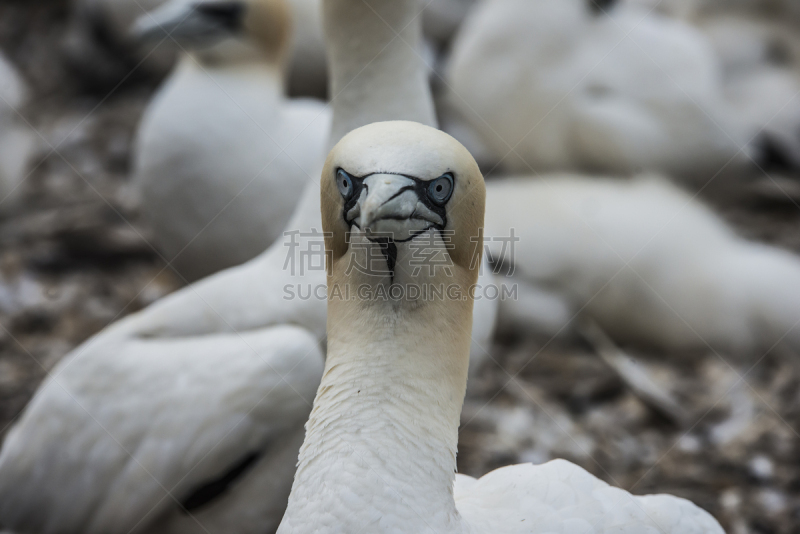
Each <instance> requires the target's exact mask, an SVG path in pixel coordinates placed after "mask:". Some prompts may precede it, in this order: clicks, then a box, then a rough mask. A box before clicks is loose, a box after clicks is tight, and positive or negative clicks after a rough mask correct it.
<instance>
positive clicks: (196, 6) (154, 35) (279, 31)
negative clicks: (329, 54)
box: [131, 0, 292, 59]
mask: <svg viewBox="0 0 800 534" xmlns="http://www.w3.org/2000/svg"><path fill="white" fill-rule="evenodd" d="M291 24H292V21H291V12H290V9H289V6H288V5H287V3H286V0H170V1H168V2H167V3H165V4H164V5H162V6H160V7H159V8H157V9H155V10H153V11H151V12H149V13H145V14H144V15H142V16H140V17H139V18H138V19H137V20H136V22H135V23H134V24H133V26H132V28H131V34H132V36H133V37H134V38H135V39H138V40H143V41H148V40H150V41H152V40H162V39H163V40H166V41H168V42H173V41H174V42H175V43H177V45H178V46H179V47H181V48H184V49H188V50H200V51H202V50H205V49H210V48H212V47H215V46H217V45H220V44H222V43H225V42H228V41H245V42H247V43H248V44H251V45H254V46H255V47H256V48H258V49H259V50H260V51H261V52H262V53H265V54H266V56H267V57H269V58H273V59H277V58H281V57H283V56H284V53H285V52H286V49H287V47H288V44H289V35H290V33H291Z"/></svg>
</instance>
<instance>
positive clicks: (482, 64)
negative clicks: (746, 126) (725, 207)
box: [447, 0, 749, 179]
mask: <svg viewBox="0 0 800 534" xmlns="http://www.w3.org/2000/svg"><path fill="white" fill-rule="evenodd" d="M720 75H721V73H720V69H719V65H718V63H717V61H716V58H715V56H714V54H713V51H712V49H711V46H710V45H709V44H708V42H707V41H706V40H705V39H704V38H703V36H702V35H701V34H700V33H699V32H697V31H696V30H694V29H692V28H691V27H690V26H689V25H687V24H685V23H682V22H679V21H674V20H670V19H667V18H665V17H660V16H656V15H654V14H651V13H648V12H647V11H644V10H640V9H636V8H633V7H626V6H614V7H612V8H610V10H609V11H608V12H600V13H592V12H591V10H590V9H589V3H588V2H584V1H582V0H567V1H561V0H534V1H525V0H490V1H485V2H482V3H480V4H479V5H477V6H476V8H474V9H473V11H472V12H471V13H470V15H469V16H468V17H467V19H466V20H465V22H464V24H463V26H462V27H461V29H460V31H459V33H458V35H457V37H456V41H455V43H454V45H453V53H452V57H451V60H450V63H449V65H448V67H447V80H448V84H449V86H450V94H449V96H448V102H449V103H450V104H451V105H452V106H453V107H454V108H456V109H457V110H460V112H461V113H462V114H463V117H464V119H465V120H466V121H467V122H468V123H470V124H471V125H472V127H473V128H474V129H475V130H476V131H477V132H478V133H479V134H480V137H481V139H482V140H483V142H484V143H486V144H487V145H488V146H489V147H490V149H491V150H492V151H493V154H494V156H495V158H496V160H497V161H500V162H501V164H502V165H503V168H504V169H506V170H508V171H510V172H530V171H531V170H532V169H533V170H535V171H537V172H538V171H547V170H559V171H560V170H584V171H591V172H606V173H613V174H623V175H624V174H630V173H633V172H636V171H641V170H643V169H644V170H660V171H663V172H667V173H670V174H672V175H678V176H689V177H697V176H703V177H705V178H706V179H707V178H708V176H709V173H710V174H714V173H716V172H717V171H719V170H720V168H721V167H723V166H725V165H726V164H729V163H730V164H734V163H737V162H738V163H739V164H744V163H745V160H744V156H743V155H742V154H740V153H739V151H740V148H742V147H745V145H746V143H747V141H748V140H749V139H747V136H746V132H744V131H743V130H742V129H741V128H739V127H738V124H737V123H735V122H731V121H730V120H729V119H728V115H727V104H726V102H725V99H724V95H723V93H722V86H721V79H720ZM500 80H502V83H498V81H500Z"/></svg>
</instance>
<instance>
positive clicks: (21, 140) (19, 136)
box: [0, 54, 36, 211]
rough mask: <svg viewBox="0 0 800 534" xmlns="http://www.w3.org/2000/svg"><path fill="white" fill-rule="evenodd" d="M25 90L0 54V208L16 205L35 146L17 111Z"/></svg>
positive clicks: (29, 130)
mask: <svg viewBox="0 0 800 534" xmlns="http://www.w3.org/2000/svg"><path fill="white" fill-rule="evenodd" d="M28 93H29V90H28V87H27V85H26V83H25V81H24V80H23V79H22V76H21V75H20V74H19V73H18V72H17V69H16V68H15V67H14V66H13V65H12V64H11V62H10V61H8V59H6V57H5V56H3V55H2V54H0V211H8V210H10V209H13V208H14V206H15V205H16V200H17V199H18V198H19V195H20V193H21V192H22V191H21V188H20V186H21V185H22V180H23V179H24V177H25V172H26V171H27V170H28V164H29V163H30V158H31V154H32V152H33V150H34V148H35V146H36V136H35V134H34V132H33V130H32V129H31V127H30V126H28V125H27V124H26V123H25V121H24V120H22V119H21V115H20V112H21V111H23V109H24V106H25V105H26V104H27V102H28Z"/></svg>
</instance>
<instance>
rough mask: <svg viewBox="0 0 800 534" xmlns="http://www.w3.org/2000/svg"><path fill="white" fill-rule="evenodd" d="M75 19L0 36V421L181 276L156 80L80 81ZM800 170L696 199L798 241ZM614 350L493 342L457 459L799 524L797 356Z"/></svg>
mask: <svg viewBox="0 0 800 534" xmlns="http://www.w3.org/2000/svg"><path fill="white" fill-rule="evenodd" d="M67 19H68V11H67V3H66V1H65V0H47V1H45V0H41V1H38V2H29V1H26V0H16V1H9V0H6V1H4V2H2V3H0V48H2V49H3V50H4V51H6V53H7V54H8V56H9V57H10V58H11V59H12V61H14V62H15V63H16V64H17V65H18V66H19V67H20V69H21V70H22V72H23V73H24V75H25V76H26V77H27V78H28V79H29V81H30V83H31V85H32V88H33V90H34V94H35V97H34V100H33V102H32V104H31V105H30V106H29V107H28V109H25V110H23V112H24V114H25V116H26V118H27V120H29V121H30V123H31V124H32V126H33V127H34V128H35V129H36V130H37V131H38V132H39V134H40V140H39V149H38V152H37V156H36V158H35V161H34V163H33V168H32V170H31V173H30V176H29V177H28V179H27V180H26V182H25V184H24V189H23V201H22V205H21V206H20V208H19V209H18V210H16V211H14V212H13V213H9V214H6V215H4V216H3V218H2V219H0V429H2V431H3V432H5V430H6V429H7V428H8V426H9V425H10V424H11V423H12V422H13V420H14V418H15V417H16V416H17V415H18V414H19V413H20V411H21V410H22V409H23V408H24V406H25V403H26V402H27V401H28V400H29V399H30V397H31V395H32V394H33V392H34V391H35V389H36V387H37V386H38V384H39V383H40V382H41V381H42V380H43V379H44V378H45V377H46V376H47V373H48V371H49V370H50V369H51V368H52V367H53V365H55V364H56V363H57V362H58V360H59V359H60V358H61V357H62V356H63V355H65V354H66V353H67V352H68V351H69V350H70V349H72V348H73V347H75V346H76V345H78V344H79V343H80V342H82V341H83V340H85V339H86V338H87V337H89V336H90V335H92V334H93V333H94V332H96V331H98V330H100V329H101V328H103V327H104V326H106V325H107V324H109V323H111V322H113V321H114V320H116V319H118V318H120V317H122V316H124V315H125V314H128V313H131V312H133V311H135V310H137V309H140V308H142V307H144V306H146V305H147V304H149V303H150V302H152V301H153V300H155V299H157V298H159V297H160V296H162V295H164V294H166V293H168V292H170V291H172V290H174V289H176V288H178V287H179V286H180V285H181V284H180V282H179V280H178V279H177V277H176V276H174V275H173V274H172V272H171V271H170V269H169V268H168V267H167V266H166V264H165V263H164V262H163V261H162V260H161V258H160V257H159V256H158V254H157V253H156V252H155V251H154V250H153V249H152V247H150V246H149V245H148V240H147V233H146V229H144V228H143V227H142V225H141V224H139V221H138V218H137V206H136V199H135V198H134V196H133V195H131V193H130V190H129V184H128V174H129V173H128V171H129V164H130V150H131V141H132V137H133V132H134V130H135V126H136V124H137V121H138V118H139V116H140V114H141V112H142V110H143V108H144V106H145V105H146V103H147V100H148V98H149V97H150V95H151V94H152V91H153V90H154V88H155V87H156V86H157V83H158V80H156V79H153V78H148V77H147V76H139V75H133V76H131V77H130V78H129V79H127V80H126V81H125V82H123V83H122V84H120V85H116V86H114V85H112V86H111V87H97V86H93V87H87V86H86V84H84V83H82V80H83V79H82V78H81V77H80V76H77V75H76V73H75V71H74V69H71V68H70V67H69V66H68V63H67V62H66V61H65V59H64V57H63V53H62V44H63V40H64V38H65V35H66V23H67ZM796 178H797V177H791V176H790V177H785V176H784V177H781V176H767V175H759V176H755V177H754V178H753V180H752V181H750V182H749V183H748V184H747V185H746V186H742V191H740V192H739V193H740V194H737V195H733V197H734V198H735V200H731V198H728V197H726V200H724V201H723V200H722V199H721V198H719V197H716V196H709V195H706V197H705V198H706V200H708V201H710V202H712V203H714V204H715V205H716V206H717V208H718V209H719V210H720V211H721V212H722V213H723V214H724V216H725V217H726V218H727V219H728V220H729V221H730V222H731V223H732V224H733V225H734V226H735V227H736V228H737V229H738V231H739V232H740V233H741V234H742V235H745V236H747V237H749V238H753V239H759V240H763V241H767V242H771V243H776V244H779V245H781V246H784V247H786V248H789V249H792V250H794V251H796V252H800V225H799V224H798V223H799V222H800V205H799V204H798V199H800V194H798V183H800V182H798V181H796ZM709 194H711V193H709ZM623 349H625V350H626V352H625V353H624V354H623V353H620V350H622V349H618V348H617V347H614V346H613V345H611V344H609V343H608V340H605V339H603V337H602V334H601V333H598V332H594V331H593V330H592V329H591V326H590V325H589V326H587V327H586V328H585V335H584V336H583V338H581V339H579V340H576V341H571V342H555V341H552V340H548V339H537V338H535V337H534V338H526V339H519V338H508V337H507V338H504V339H500V340H498V341H497V343H496V344H495V345H494V346H493V347H492V350H491V352H492V360H493V361H492V363H490V364H489V365H488V366H487V367H486V369H485V370H484V371H483V372H482V373H481V377H480V379H479V380H478V381H477V382H476V383H475V384H473V385H472V387H471V392H470V395H469V398H468V400H467V403H466V406H465V409H464V415H463V424H462V430H461V439H460V445H459V447H460V455H459V469H460V470H461V471H462V472H465V473H467V474H471V475H481V474H483V473H485V472H487V471H489V470H491V469H493V468H495V467H498V466H502V465H505V464H508V463H513V462H522V461H535V462H541V461H545V460H547V459H550V458H555V457H563V458H567V459H569V460H571V461H573V462H576V463H578V464H580V465H582V466H584V467H585V468H586V469H588V470H589V471H591V472H592V473H594V474H595V475H597V476H599V477H601V478H603V479H604V480H607V481H608V482H610V483H613V484H616V485H619V486H621V487H623V488H625V489H628V490H631V491H633V492H634V493H649V492H656V491H657V492H669V493H674V494H677V495H681V496H684V497H688V498H690V499H692V500H693V501H694V502H696V503H697V504H699V505H700V506H702V507H704V508H705V509H707V510H709V511H710V512H711V513H712V514H714V515H715V516H716V517H717V518H718V519H719V520H720V521H721V522H722V523H723V525H724V526H725V528H726V530H727V531H728V532H731V533H735V534H744V533H748V532H752V533H764V534H767V533H792V532H800V355H798V354H796V353H793V352H791V351H790V350H789V349H787V348H785V347H780V346H779V347H776V348H774V349H773V350H772V351H771V352H769V353H767V354H765V355H763V356H761V357H755V358H751V359H749V360H746V361H742V360H741V359H739V360H736V359H734V358H732V357H731V356H730V355H728V354H720V353H714V352H709V353H703V354H666V355H664V354H662V355H653V354H644V353H640V352H636V351H634V350H633V349H628V348H624V347H623ZM756 356H759V355H756ZM636 373H639V374H638V375H636ZM637 376H638V377H640V378H641V376H645V377H646V378H647V380H648V381H649V383H650V386H648V387H642V386H641V385H640V384H641V380H636V379H635V378H636V377H637Z"/></svg>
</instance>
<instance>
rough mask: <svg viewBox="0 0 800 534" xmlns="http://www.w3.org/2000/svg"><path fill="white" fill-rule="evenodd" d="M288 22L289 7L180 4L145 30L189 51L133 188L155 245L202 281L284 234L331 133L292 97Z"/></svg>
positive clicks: (157, 109)
mask: <svg viewBox="0 0 800 534" xmlns="http://www.w3.org/2000/svg"><path fill="white" fill-rule="evenodd" d="M290 29H291V21H290V16H289V13H288V10H287V8H286V4H285V3H284V2H276V1H268V0H248V1H245V0H229V1H223V2H219V1H204V2H203V1H201V2H189V1H186V0H172V2H170V3H168V4H165V5H164V6H162V7H161V8H159V9H158V10H156V11H155V12H153V13H149V14H146V15H143V16H142V17H141V18H140V19H139V20H138V22H137V24H136V32H137V33H138V34H139V35H140V36H142V37H143V38H148V37H149V38H151V39H152V38H159V37H161V36H163V35H166V33H165V32H168V33H169V34H170V35H171V37H172V39H175V40H176V41H177V42H178V43H179V44H180V45H181V47H183V48H184V49H188V50H191V52H187V53H184V54H183V56H182V57H181V59H180V61H179V63H178V64H177V66H176V68H175V72H174V73H173V74H172V75H171V76H170V78H169V79H168V80H167V81H166V82H165V84H164V86H163V87H162V88H161V90H160V91H159V92H158V93H157V94H156V96H155V97H154V99H153V101H152V102H151V103H150V105H149V107H148V109H147V110H146V111H145V114H144V116H143V118H142V122H141V125H140V127H139V132H138V135H137V139H136V145H135V150H134V157H133V160H134V163H133V167H134V178H133V179H134V183H135V185H136V186H137V188H138V190H139V192H140V195H141V205H142V211H143V213H144V216H145V218H146V220H147V221H148V223H149V224H150V226H151V227H152V229H153V233H152V239H153V240H154V244H155V245H156V246H157V248H158V249H159V250H160V251H161V253H162V254H163V255H164V256H165V257H166V260H167V261H170V262H172V265H173V267H174V268H175V269H176V270H177V271H178V273H180V275H181V276H183V277H184V278H186V279H188V280H197V279H199V278H202V277H203V276H207V275H209V274H211V273H214V272H216V271H219V270H221V269H224V268H227V267H231V266H233V265H238V264H240V263H242V262H245V261H247V260H249V259H251V258H253V257H255V256H256V255H258V254H260V253H261V252H263V251H264V250H265V249H266V248H267V247H268V246H269V245H270V244H271V243H272V242H273V241H274V240H275V239H276V238H277V237H278V236H280V235H281V232H282V231H283V228H284V226H285V225H286V222H287V221H288V220H289V217H290V216H291V214H292V211H293V210H294V206H295V204H296V202H297V199H298V197H299V196H300V193H301V192H302V190H303V187H304V186H305V184H306V182H308V181H309V180H310V179H315V178H316V176H315V175H316V173H317V171H318V169H319V166H320V165H321V164H322V161H323V159H324V153H325V143H326V141H327V138H328V133H329V131H330V111H329V110H328V109H327V107H326V106H325V105H324V104H323V103H321V102H318V101H313V100H305V99H294V100H287V99H286V98H285V97H284V96H283V90H284V79H283V70H282V69H283V66H282V63H283V60H284V57H285V55H286V46H287V44H288V40H289V32H290Z"/></svg>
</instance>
